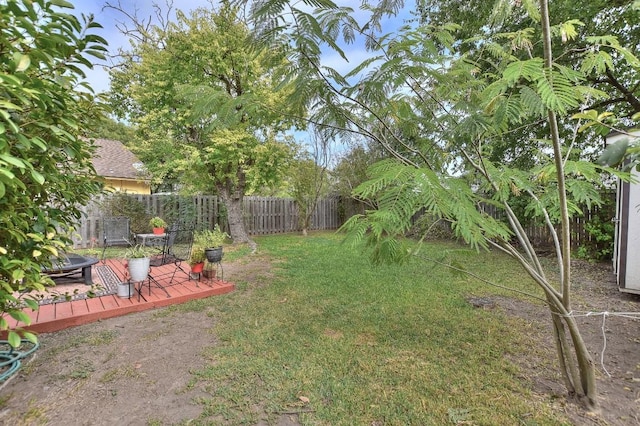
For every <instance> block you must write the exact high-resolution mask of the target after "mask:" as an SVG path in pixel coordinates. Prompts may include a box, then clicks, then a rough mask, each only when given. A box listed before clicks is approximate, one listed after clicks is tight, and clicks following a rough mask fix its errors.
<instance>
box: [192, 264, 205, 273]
mask: <svg viewBox="0 0 640 426" xmlns="http://www.w3.org/2000/svg"><path fill="white" fill-rule="evenodd" d="M203 268H204V262H201V263H196V264H195V265H192V266H191V272H193V273H196V274H199V273H200V272H202V269H203Z"/></svg>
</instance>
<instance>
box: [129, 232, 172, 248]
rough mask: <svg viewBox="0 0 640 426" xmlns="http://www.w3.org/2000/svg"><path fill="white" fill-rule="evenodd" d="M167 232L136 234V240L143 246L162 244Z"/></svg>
mask: <svg viewBox="0 0 640 426" xmlns="http://www.w3.org/2000/svg"><path fill="white" fill-rule="evenodd" d="M166 237H167V234H136V242H137V243H138V244H142V245H143V246H146V245H149V246H161V245H163V244H164V240H165V238H166Z"/></svg>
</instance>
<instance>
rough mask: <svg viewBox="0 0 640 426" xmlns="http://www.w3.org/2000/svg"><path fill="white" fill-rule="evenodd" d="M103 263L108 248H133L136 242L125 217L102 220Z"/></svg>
mask: <svg viewBox="0 0 640 426" xmlns="http://www.w3.org/2000/svg"><path fill="white" fill-rule="evenodd" d="M102 232H103V236H102V243H103V245H102V262H103V263H104V259H105V257H104V255H105V251H106V250H107V247H113V246H132V245H133V243H132V241H134V239H133V234H132V233H131V227H130V221H129V218H128V217H125V216H113V217H105V218H103V219H102Z"/></svg>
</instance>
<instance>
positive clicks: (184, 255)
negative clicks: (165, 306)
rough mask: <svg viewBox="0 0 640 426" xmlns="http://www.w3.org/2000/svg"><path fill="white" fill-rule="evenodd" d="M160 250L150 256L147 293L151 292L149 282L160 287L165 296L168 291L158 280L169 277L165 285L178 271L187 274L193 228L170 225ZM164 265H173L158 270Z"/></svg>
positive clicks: (172, 279) (170, 281)
mask: <svg viewBox="0 0 640 426" xmlns="http://www.w3.org/2000/svg"><path fill="white" fill-rule="evenodd" d="M166 233H167V238H166V239H165V243H164V247H163V249H162V252H161V253H159V254H158V255H156V256H153V257H152V258H151V262H150V264H151V271H150V272H149V293H151V282H153V284H155V285H156V286H157V287H159V288H160V289H162V290H163V291H164V292H165V293H166V294H167V297H171V296H170V295H169V292H167V290H166V289H165V288H164V285H162V284H161V282H160V281H166V279H167V278H169V277H171V278H170V279H169V283H168V284H167V285H171V284H173V281H174V279H175V277H176V273H177V272H178V271H182V272H184V273H185V274H186V275H187V276H188V275H189V270H188V269H186V268H185V266H186V264H187V263H186V262H187V259H188V258H189V254H190V253H191V245H192V243H193V230H191V229H178V228H177V226H172V228H171V229H169V230H168V231H167V232H166ZM164 265H173V266H174V268H169V269H166V268H165V269H164V272H160V270H159V267H160V266H164Z"/></svg>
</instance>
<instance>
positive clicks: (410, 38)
mask: <svg viewBox="0 0 640 426" xmlns="http://www.w3.org/2000/svg"><path fill="white" fill-rule="evenodd" d="M303 3H304V1H303ZM363 3H366V5H365V9H366V10H370V11H371V12H372V13H371V14H370V16H369V17H368V18H369V20H368V21H364V22H363V23H361V24H358V23H357V22H354V20H353V19H345V18H343V16H344V15H343V13H344V12H346V11H347V9H343V8H338V7H336V6H335V5H327V6H323V7H321V9H322V10H321V11H317V12H316V13H315V14H314V16H315V17H316V18H312V17H309V16H307V17H305V22H304V24H303V25H296V21H295V20H294V21H292V23H291V24H290V25H289V27H288V28H286V31H287V34H291V40H292V41H291V44H292V46H293V47H292V48H293V49H295V48H297V47H299V46H304V47H305V49H306V48H307V47H309V46H311V47H309V50H310V51H312V52H318V51H321V49H322V47H326V46H332V44H331V43H328V42H327V40H326V35H325V33H323V32H322V31H319V30H318V28H322V29H324V28H332V29H335V28H342V27H354V28H357V29H358V30H359V31H360V32H361V33H363V34H365V35H366V38H367V42H366V43H365V45H366V46H367V47H368V48H369V49H370V51H371V54H370V55H369V59H366V60H364V61H363V62H362V63H361V64H356V65H354V67H353V69H352V71H350V72H349V71H348V72H345V73H340V72H338V71H337V70H336V69H332V68H329V67H328V66H326V65H322V64H320V63H319V62H318V58H317V57H316V56H308V55H306V54H305V53H306V51H307V50H303V51H301V50H297V51H296V54H292V55H291V63H292V64H294V65H295V67H296V71H297V73H296V74H295V76H296V77H295V80H294V84H296V86H297V87H304V88H305V90H303V91H300V92H297V91H294V92H293V97H294V98H293V101H292V102H301V101H302V100H301V99H300V98H298V96H296V95H301V96H304V97H305V99H304V101H305V102H307V104H308V105H309V106H311V107H312V108H310V111H311V113H312V120H313V121H314V122H315V123H317V124H318V125H324V126H326V128H327V129H328V130H327V132H328V133H330V134H332V135H334V136H338V137H340V138H344V139H347V138H349V137H350V136H352V135H354V134H355V135H357V136H358V137H362V138H366V139H368V140H369V141H371V142H372V143H375V144H378V145H379V146H380V147H382V148H383V149H384V150H385V151H386V152H387V153H388V154H389V155H390V156H391V159H388V160H383V161H381V162H379V163H377V164H374V165H373V166H372V167H371V168H370V169H369V174H370V176H371V178H370V179H369V180H368V181H366V182H364V183H363V184H361V185H360V186H359V187H357V188H356V189H355V191H354V192H355V194H356V196H358V197H360V198H362V199H365V200H368V201H369V202H370V204H371V205H372V206H374V207H375V208H373V209H371V210H369V211H367V212H366V213H365V214H362V215H358V216H354V217H353V218H352V219H350V220H349V221H348V222H347V223H346V224H345V227H344V229H345V230H346V231H347V232H348V236H347V238H348V240H351V241H352V242H355V243H359V242H361V241H362V240H365V241H367V242H368V243H369V244H368V245H369V246H370V247H371V253H372V258H373V260H374V261H375V262H381V261H385V260H393V261H403V260H405V259H406V258H407V257H408V256H409V255H412V254H415V253H416V252H415V251H407V249H406V247H403V244H402V239H399V238H397V237H399V236H402V235H404V234H405V233H406V232H407V230H408V229H409V228H410V225H411V219H412V217H413V216H414V215H415V214H416V213H417V212H424V213H426V214H427V215H429V216H431V217H433V218H435V219H442V220H446V221H448V222H449V223H450V224H451V228H452V230H453V232H454V233H455V235H456V236H458V237H459V238H461V239H463V240H464V241H465V242H467V243H468V244H470V245H471V246H472V247H474V248H476V249H478V248H489V247H493V248H496V249H499V250H502V251H504V252H506V253H508V254H509V255H511V256H512V257H514V258H515V259H516V260H517V261H518V262H519V264H520V265H521V266H522V267H523V268H524V270H525V271H527V272H528V273H529V275H530V276H531V278H532V279H533V280H534V281H535V283H536V284H537V285H538V286H539V287H540V289H542V291H544V293H545V299H546V301H547V303H548V304H549V309H550V311H551V312H552V313H553V314H555V315H554V316H553V325H554V335H555V338H556V343H557V347H558V353H559V356H560V358H561V364H562V373H563V377H564V379H565V383H566V384H567V390H568V392H569V393H570V394H576V395H578V396H580V397H582V398H583V400H584V401H585V404H586V405H587V406H590V407H593V406H595V405H597V395H596V389H595V374H594V369H593V362H592V361H591V359H590V355H589V352H588V350H587V348H586V347H585V345H584V342H583V341H582V338H581V336H580V333H579V330H578V327H577V324H576V322H575V319H574V318H573V317H572V316H571V315H570V312H571V274H570V268H571V264H570V257H571V250H570V235H569V217H570V216H571V215H572V214H578V213H579V212H580V209H579V208H578V205H581V204H587V205H589V204H593V205H598V204H599V203H601V199H600V196H599V191H598V190H597V186H598V185H600V184H601V183H602V181H603V176H606V175H607V174H610V173H614V174H616V175H617V176H621V177H623V178H628V175H627V174H625V173H619V172H617V171H615V170H613V169H611V168H607V167H606V166H604V165H597V164H593V163H590V162H588V161H585V159H586V156H584V155H583V153H582V150H581V149H580V146H579V145H578V142H577V141H578V137H577V131H578V129H579V128H580V126H582V124H583V123H577V124H576V122H575V121H572V120H574V119H572V118H571V116H572V115H573V114H575V113H577V112H578V109H579V108H580V107H581V106H583V105H587V104H589V103H592V102H607V101H609V100H610V99H609V98H608V93H605V92H604V91H603V90H601V89H602V88H604V87H606V84H616V83H620V82H621V81H624V83H625V84H626V83H632V82H633V80H634V79H635V78H636V77H630V76H622V75H613V71H612V70H610V69H608V68H605V72H606V76H607V83H605V85H603V84H602V83H601V82H600V81H598V82H596V81H594V79H596V78H599V76H597V75H593V74H592V72H593V70H597V69H602V67H601V66H600V65H594V64H593V60H594V58H593V57H590V56H589V57H587V55H588V52H591V51H598V50H601V51H607V52H609V53H610V55H611V56H612V57H613V56H615V57H616V63H617V65H618V67H619V68H620V69H625V70H631V69H634V68H635V67H636V61H637V60H636V59H635V56H634V55H633V53H632V51H631V50H630V49H628V48H625V47H623V46H622V45H618V44H616V43H615V42H614V38H610V37H605V38H592V39H588V38H587V37H586V36H584V34H583V33H581V31H582V29H583V27H584V26H583V24H582V23H581V22H580V21H577V20H575V19H572V16H571V14H569V13H568V12H567V11H566V10H563V13H560V15H559V16H560V17H561V19H558V20H557V21H555V22H553V23H551V22H550V16H551V13H550V11H549V5H550V2H548V1H546V0H540V1H538V2H537V5H536V2H534V1H524V2H510V1H498V2H497V3H496V8H495V9H492V10H491V13H492V15H491V17H490V18H491V19H487V20H481V21H478V20H477V18H476V17H475V16H473V15H470V14H469V13H472V12H471V10H472V9H468V6H469V5H468V4H467V2H457V1H454V2H451V4H453V5H454V6H451V5H450V4H447V5H445V4H444V2H438V1H424V2H421V3H420V6H421V7H420V8H419V11H420V12H422V13H423V15H421V20H419V21H418V22H412V23H410V24H409V25H406V26H404V27H402V28H399V29H398V30H397V32H395V33H389V34H379V31H378V30H379V29H380V27H379V23H380V20H381V17H382V16H384V15H385V14H388V15H393V14H394V13H395V12H396V10H397V9H395V8H394V7H390V6H389V4H393V5H396V6H398V7H401V6H402V5H403V4H404V3H403V2H400V1H398V2H384V5H382V4H381V5H380V6H379V7H378V8H376V7H372V6H370V5H369V3H368V2H363ZM462 3H465V4H462ZM471 3H473V5H474V6H479V7H480V10H481V11H482V12H483V13H484V12H486V13H489V9H488V8H487V7H486V6H485V7H482V6H480V5H479V4H478V2H471ZM572 3H573V2H572ZM278 4H279V6H278V7H282V5H283V3H282V2H279V3H278ZM552 4H553V6H554V7H556V6H557V7H558V8H560V9H562V8H563V7H568V2H566V3H565V2H553V3H552ZM426 5H437V7H440V8H441V9H438V10H437V12H439V11H440V10H446V11H451V10H452V9H451V8H452V7H461V8H464V11H465V14H464V15H465V16H466V17H467V18H468V19H469V21H473V24H472V25H470V26H471V27H472V28H474V29H475V31H472V32H471V33H470V34H468V35H469V36H470V37H469V38H468V39H461V40H458V39H456V31H458V30H460V29H461V26H459V25H448V24H445V23H444V22H442V21H435V22H433V21H432V20H431V18H432V17H433V15H432V14H431V13H430V12H432V10H430V9H429V8H428V7H426ZM434 7H435V6H434ZM580 8H581V9H586V10H588V11H589V12H590V13H592V14H594V15H597V13H599V12H597V11H596V10H595V9H593V8H591V5H580ZM292 9H293V8H292ZM555 11H557V9H554V12H555ZM437 12H436V13H434V15H436V16H440V17H442V16H443V15H442V14H439V13H437ZM565 12H566V13H565ZM292 13H293V14H294V15H295V12H292ZM572 13H573V12H572ZM554 16H555V15H554ZM258 18H259V19H260V18H264V21H261V22H266V26H267V27H269V24H268V22H270V20H271V19H272V18H273V17H272V16H267V17H264V16H258ZM312 19H317V21H313V20H312ZM462 23H463V24H464V23H468V21H465V22H462ZM271 28H273V27H271ZM372 28H373V30H372ZM590 28H592V27H590ZM284 30H285V28H283V31H284ZM461 30H462V32H464V31H466V30H467V28H464V26H463V27H462V29H461ZM330 33H332V34H335V32H334V31H333V30H332V31H330ZM267 35H268V34H266V35H265V36H267ZM272 41H277V42H280V41H281V39H279V38H277V37H275V38H273V39H272ZM349 41H350V39H349V37H347V38H346V39H345V42H349ZM576 44H577V45H578V46H579V47H578V48H576V49H573V47H576ZM336 53H337V54H338V55H341V56H342V55H344V53H345V50H336ZM372 58H373V59H372ZM585 58H586V60H587V61H591V63H590V64H588V65H587V66H586V67H581V63H582V60H583V59H585ZM600 59H603V58H600ZM618 61H619V62H618ZM612 76H613V77H612ZM623 86H624V84H623ZM310 87H312V88H313V89H314V90H313V91H310V90H309V88H310ZM634 87H635V88H636V89H637V88H638V86H634ZM622 90H623V91H624V90H626V89H624V88H623V89H622ZM629 94H630V95H631V96H629V97H627V100H628V101H629V104H630V106H631V107H632V108H633V107H634V105H633V102H634V99H633V98H634V96H633V94H631V93H629ZM505 147H508V148H509V149H508V150H506V149H505ZM523 157H524V160H520V159H521V158H523ZM515 197H523V198H525V199H526V200H527V207H526V210H525V211H527V212H529V213H530V214H531V215H533V216H536V217H538V218H540V220H541V221H543V222H544V223H545V224H546V225H547V226H548V228H549V229H550V230H551V232H552V234H553V236H554V247H555V251H556V256H557V259H558V268H559V270H560V271H561V277H560V280H559V283H556V282H552V281H551V280H549V279H548V278H547V274H546V272H545V270H544V268H543V266H542V264H541V262H540V260H539V259H538V257H537V254H536V247H535V246H534V244H533V242H532V241H531V240H530V239H529V238H528V236H527V235H526V233H525V231H524V229H523V226H522V222H521V220H520V218H519V217H518V216H517V215H516V214H515V212H514V209H513V208H512V206H511V204H510V202H511V200H513V199H514V198H515ZM485 208H493V209H497V210H498V211H499V212H500V213H502V215H503V216H504V218H505V221H504V222H502V221H498V220H496V219H493V216H492V215H488V214H484V213H483V209H485ZM558 224H559V228H560V232H557V231H556V226H557V225H558ZM569 336H570V337H569Z"/></svg>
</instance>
